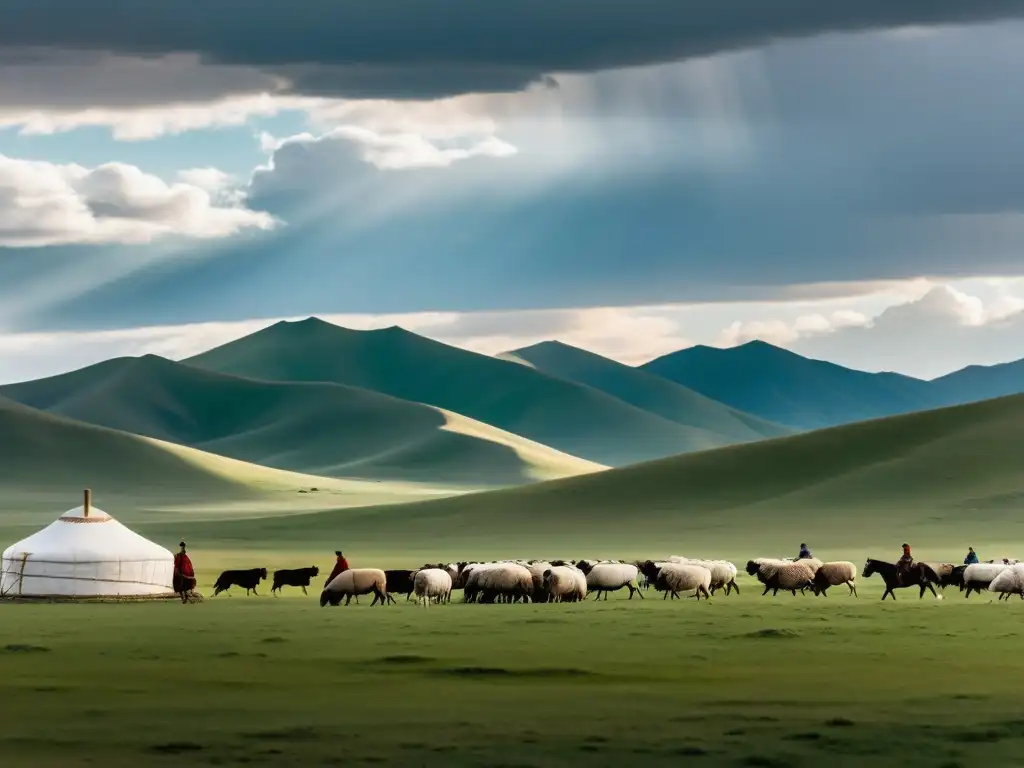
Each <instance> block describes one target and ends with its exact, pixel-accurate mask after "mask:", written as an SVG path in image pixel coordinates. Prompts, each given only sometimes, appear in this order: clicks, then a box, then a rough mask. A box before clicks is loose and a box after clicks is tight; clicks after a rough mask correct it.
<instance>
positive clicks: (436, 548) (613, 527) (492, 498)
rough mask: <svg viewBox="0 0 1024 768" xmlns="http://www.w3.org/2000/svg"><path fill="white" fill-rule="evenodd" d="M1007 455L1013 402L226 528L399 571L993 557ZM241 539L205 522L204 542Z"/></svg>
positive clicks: (1000, 541)
mask: <svg viewBox="0 0 1024 768" xmlns="http://www.w3.org/2000/svg"><path fill="white" fill-rule="evenodd" d="M1021 455H1024V396H1013V397H1009V398H1004V399H1000V400H991V401H986V402H982V403H976V404H971V405H963V406H956V407H953V408H946V409H941V410H934V411H928V412H923V413H914V414H908V415H903V416H895V417H891V418H886V419H880V420H876V421H869V422H863V423H859V424H853V425H847V426H842V427H835V428H832V429H825V430H819V431H816V432H810V433H805V434H800V435H796V436H793V437H785V438H779V439H776V440H767V441H762V442H757V443H748V444H744V445H737V446H731V447H728V448H721V449H717V450H713V451H706V452H703V453H697V454H689V455H684V456H676V457H671V458H667V459H662V460H658V461H652V462H648V463H644V464H639V465H635V466H631V467H624V468H620V469H614V470H609V471H607V472H601V473H597V474H593V475H587V476H582V477H575V478H569V479H566V480H558V481H553V482H548V483H541V484H537V485H532V486H526V487H522V488H515V489H506V490H498V491H492V492H489V493H484V494H470V495H465V496H460V497H457V498H449V499H441V500H434V501H427V502H417V503H413V504H404V505H397V506H391V507H380V508H362V509H352V510H348V511H345V512H341V513H330V512H327V513H318V514H310V515H303V516H299V517H293V518H290V519H289V520H288V521H287V523H286V524H282V523H281V522H280V521H276V520H273V519H263V520H259V521H252V522H251V523H250V522H246V523H240V524H239V526H242V527H243V528H244V531H245V532H244V535H245V536H246V537H248V538H249V539H251V540H267V541H281V542H288V543H290V544H291V546H295V547H299V546H302V542H304V541H309V540H311V539H313V538H315V536H316V535H317V531H319V530H322V529H324V528H326V527H330V526H335V527H337V528H339V529H341V530H344V531H345V536H346V540H347V541H350V542H351V544H350V546H351V548H352V549H353V550H360V549H361V550H363V551H365V552H382V551H385V552H392V553H393V552H396V551H401V552H405V553H406V554H407V556H408V557H410V558H413V559H415V558H416V557H429V556H430V555H431V554H436V555H437V556H444V557H460V558H461V557H469V558H473V557H482V556H488V555H503V556H516V557H558V556H561V557H585V556H599V555H610V556H636V555H642V554H645V553H647V554H650V553H651V552H655V553H662V554H668V553H676V554H686V553H688V552H704V553H722V554H725V555H729V556H734V557H742V556H753V555H755V554H762V555H772V556H777V555H779V554H786V553H789V552H792V553H793V554H795V550H796V545H797V544H799V542H800V541H807V542H809V543H810V544H811V547H812V549H813V550H815V551H821V552H823V553H825V554H826V556H828V555H829V554H831V555H832V556H836V557H842V558H844V559H848V558H849V557H850V556H851V553H853V552H863V551H865V550H867V551H872V552H874V553H876V556H886V555H891V559H892V560H895V559H896V558H897V557H898V556H899V548H900V544H902V542H903V541H908V542H910V543H911V544H912V545H913V546H914V547H915V552H916V553H918V556H919V557H920V556H922V555H921V554H920V553H921V552H922V551H924V552H925V553H927V552H928V548H929V547H931V548H933V551H934V548H937V547H941V548H942V549H943V551H944V552H946V553H947V555H946V556H948V552H949V550H950V549H956V550H959V549H960V548H961V545H962V548H963V549H966V546H967V544H972V545H973V546H975V547H976V548H977V549H979V551H980V552H982V553H983V556H984V555H985V553H990V554H988V555H987V556H988V557H992V556H1003V555H1005V554H1010V553H1014V552H1018V551H1019V549H1020V548H1024V514H1022V513H1021V510H1022V507H1024V462H1021V460H1020V457H1021ZM441 527H443V529H444V533H443V535H437V534H436V533H432V532H435V531H437V530H438V529H439V528H441ZM239 530H241V529H240V528H239V527H238V526H233V525H229V526H224V527H219V528H218V527H217V525H216V524H211V527H210V528H209V529H208V530H207V531H206V533H205V534H204V535H207V536H209V537H210V538H212V539H217V538H218V537H221V536H230V535H236V532H237V531H239ZM495 531H500V532H501V535H500V537H498V539H494V537H493V534H492V532H495ZM1015 556H1019V555H1015Z"/></svg>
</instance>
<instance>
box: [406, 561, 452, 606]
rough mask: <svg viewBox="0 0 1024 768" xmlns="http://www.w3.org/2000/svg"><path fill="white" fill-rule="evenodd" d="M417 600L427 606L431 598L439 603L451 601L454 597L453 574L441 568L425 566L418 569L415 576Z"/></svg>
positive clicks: (414, 584) (414, 585)
mask: <svg viewBox="0 0 1024 768" xmlns="http://www.w3.org/2000/svg"><path fill="white" fill-rule="evenodd" d="M413 588H414V590H415V592H416V602H417V603H419V602H420V601H421V600H422V601H423V607H424V608H426V607H427V605H428V603H429V602H430V601H431V600H437V601H438V602H439V603H444V602H450V601H451V597H452V576H451V574H450V573H448V571H445V570H442V569H441V568H425V569H423V570H421V571H416V575H415V576H414V577H413Z"/></svg>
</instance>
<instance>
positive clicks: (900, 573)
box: [896, 563, 914, 587]
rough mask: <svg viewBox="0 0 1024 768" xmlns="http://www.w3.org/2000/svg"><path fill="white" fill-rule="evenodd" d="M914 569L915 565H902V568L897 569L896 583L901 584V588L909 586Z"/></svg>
mask: <svg viewBox="0 0 1024 768" xmlns="http://www.w3.org/2000/svg"><path fill="white" fill-rule="evenodd" d="M913 569H914V564H913V563H902V564H900V566H899V567H898V568H897V569H896V583H897V584H899V585H900V586H901V587H905V586H908V579H909V578H910V574H911V572H912V571H913Z"/></svg>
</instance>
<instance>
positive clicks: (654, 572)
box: [636, 560, 668, 589]
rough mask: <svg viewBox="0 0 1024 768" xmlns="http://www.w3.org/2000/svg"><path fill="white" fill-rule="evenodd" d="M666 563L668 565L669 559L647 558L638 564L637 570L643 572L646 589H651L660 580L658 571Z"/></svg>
mask: <svg viewBox="0 0 1024 768" xmlns="http://www.w3.org/2000/svg"><path fill="white" fill-rule="evenodd" d="M666 565H668V561H663V562H662V561H658V562H656V561H654V560H646V561H644V562H643V563H637V564H636V567H637V570H639V571H640V573H641V574H643V577H644V581H643V584H644V587H645V588H646V589H650V588H651V587H652V586H654V584H655V583H656V582H657V581H658V573H659V572H660V571H661V569H662V568H663V567H664V566H666Z"/></svg>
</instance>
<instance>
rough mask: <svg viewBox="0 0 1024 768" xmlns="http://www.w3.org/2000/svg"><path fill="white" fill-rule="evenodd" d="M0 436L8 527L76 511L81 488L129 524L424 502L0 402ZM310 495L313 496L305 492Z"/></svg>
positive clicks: (411, 493)
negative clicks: (32, 517)
mask: <svg viewBox="0 0 1024 768" xmlns="http://www.w3.org/2000/svg"><path fill="white" fill-rule="evenodd" d="M0 435H2V436H3V438H2V439H0V512H2V513H3V515H2V519H3V523H4V524H5V525H9V524H12V523H16V522H17V521H18V520H19V519H20V516H21V515H22V514H28V513H33V512H42V511H43V510H49V511H48V512H46V514H47V515H49V514H50V513H54V512H60V511H63V510H64V509H67V508H69V507H72V506H75V504H76V503H77V500H78V499H79V498H80V496H81V491H82V488H92V489H93V490H94V492H95V494H96V503H97V505H98V506H100V507H103V508H106V509H108V511H110V512H111V513H112V514H115V515H116V516H118V517H121V516H122V514H125V515H127V517H128V518H129V519H131V518H132V517H134V516H136V514H137V513H139V512H140V511H148V510H154V509H161V510H170V509H178V510H182V509H186V508H187V509H190V510H193V509H194V510H202V509H205V510H209V511H211V512H214V513H216V515H217V516H218V517H221V518H224V517H227V518H235V517H237V516H238V515H254V514H266V513H274V514H278V513H281V512H283V511H292V510H295V509H298V508H303V509H307V510H308V509H311V508H324V507H336V506H338V505H339V504H340V505H348V504H369V503H374V502H376V503H380V502H387V501H396V500H400V499H408V498H422V497H423V496H426V495H429V494H427V493H425V492H424V491H423V490H418V489H416V488H415V487H407V486H402V485H384V484H378V483H360V482H356V481H344V480H336V479H333V478H323V477H313V476H310V475H304V474H299V473H294V472H286V471H282V470H277V469H268V468H267V467H261V466H256V465H254V464H248V463H245V462H241V461H236V460H234V459H229V458H224V457H222V456H215V455H213V454H209V453H205V452H203V451H197V450H195V449H192V448H185V447H183V446H180V445H175V444H172V443H166V442H163V441H160V440H154V439H152V438H148V437H140V436H138V435H132V434H127V433H125V432H119V431H117V430H112V429H107V428H105V427H98V426H95V425H92V424H84V423H81V422H77V421H73V420H71V419H66V418H63V417H60V416H55V415H52V414H48V413H44V412H42V411H38V410H35V409H33V408H28V407H26V406H24V405H21V404H19V403H15V402H12V401H11V400H8V399H6V398H3V397H0ZM312 487H315V488H317V489H318V490H317V492H316V493H310V492H309V489H310V488H312ZM300 491H301V493H300ZM110 505H112V506H110ZM115 510H116V511H115Z"/></svg>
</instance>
